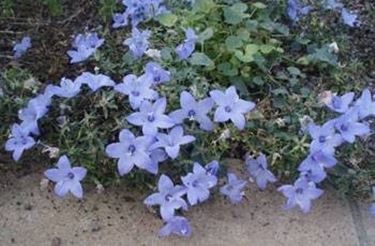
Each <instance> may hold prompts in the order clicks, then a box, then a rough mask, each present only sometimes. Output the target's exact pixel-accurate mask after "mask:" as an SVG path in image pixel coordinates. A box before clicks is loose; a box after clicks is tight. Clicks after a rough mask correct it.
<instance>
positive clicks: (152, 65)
mask: <svg viewBox="0 0 375 246" xmlns="http://www.w3.org/2000/svg"><path fill="white" fill-rule="evenodd" d="M145 75H146V76H149V77H150V78H151V79H152V82H153V84H155V85H158V84H163V83H165V82H168V81H170V80H171V73H170V72H169V71H167V70H165V69H164V68H162V67H161V66H160V65H159V64H158V63H156V62H149V63H147V64H146V67H145Z"/></svg>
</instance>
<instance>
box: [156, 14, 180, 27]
mask: <svg viewBox="0 0 375 246" xmlns="http://www.w3.org/2000/svg"><path fill="white" fill-rule="evenodd" d="M156 19H157V20H158V21H159V23H160V24H162V25H163V26H166V27H172V26H174V25H175V24H176V22H177V20H178V17H177V16H176V15H174V14H172V13H165V14H160V15H158V16H157V17H156Z"/></svg>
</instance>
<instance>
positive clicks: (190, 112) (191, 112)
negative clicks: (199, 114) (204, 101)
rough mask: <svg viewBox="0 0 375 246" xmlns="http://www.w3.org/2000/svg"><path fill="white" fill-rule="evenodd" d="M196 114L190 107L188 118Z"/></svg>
mask: <svg viewBox="0 0 375 246" xmlns="http://www.w3.org/2000/svg"><path fill="white" fill-rule="evenodd" d="M195 115H196V113H195V111H194V110H193V109H191V110H190V111H189V112H188V116H189V118H194V116H195Z"/></svg>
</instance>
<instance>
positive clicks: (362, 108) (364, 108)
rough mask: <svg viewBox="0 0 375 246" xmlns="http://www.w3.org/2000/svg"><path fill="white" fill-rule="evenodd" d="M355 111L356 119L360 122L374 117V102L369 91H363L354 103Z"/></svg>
mask: <svg viewBox="0 0 375 246" xmlns="http://www.w3.org/2000/svg"><path fill="white" fill-rule="evenodd" d="M355 109H356V112H358V117H359V119H360V120H363V119H365V118H366V117H368V116H373V115H375V102H373V101H372V96H371V92H370V90H369V89H365V90H363V92H362V95H361V97H360V98H358V99H357V100H356V102H355Z"/></svg>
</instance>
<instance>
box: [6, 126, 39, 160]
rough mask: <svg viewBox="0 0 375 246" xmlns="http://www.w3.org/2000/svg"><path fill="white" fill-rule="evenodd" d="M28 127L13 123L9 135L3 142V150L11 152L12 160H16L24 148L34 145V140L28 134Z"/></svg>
mask: <svg viewBox="0 0 375 246" xmlns="http://www.w3.org/2000/svg"><path fill="white" fill-rule="evenodd" d="M29 134H30V132H29V130H28V129H25V128H23V127H21V126H20V125H18V124H13V126H12V133H11V137H10V138H9V139H8V141H7V142H6V143H5V150H6V151H9V152H11V151H12V152H13V154H12V157H13V160H15V161H18V160H19V159H20V158H21V156H22V153H23V152H24V151H25V150H28V149H30V148H31V147H33V146H34V145H35V140H34V139H33V138H32V137H30V136H29Z"/></svg>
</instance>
